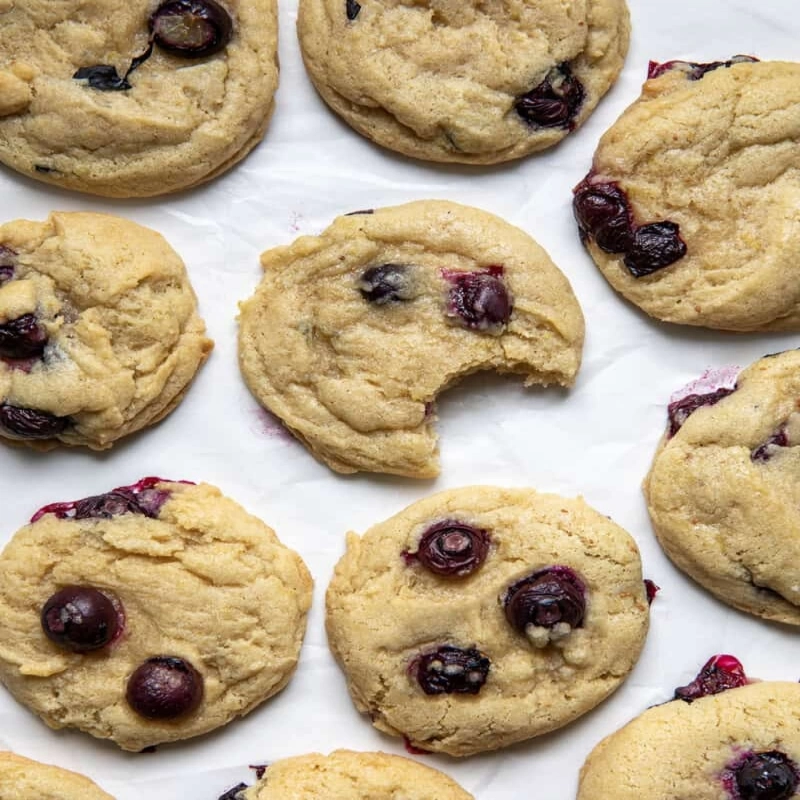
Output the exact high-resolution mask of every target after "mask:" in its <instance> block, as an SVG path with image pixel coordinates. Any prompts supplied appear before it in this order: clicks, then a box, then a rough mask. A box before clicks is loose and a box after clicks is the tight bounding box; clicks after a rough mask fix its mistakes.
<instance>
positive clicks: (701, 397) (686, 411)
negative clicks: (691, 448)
mask: <svg viewBox="0 0 800 800" xmlns="http://www.w3.org/2000/svg"><path fill="white" fill-rule="evenodd" d="M735 391H736V387H735V386H734V387H733V388H732V389H727V388H725V387H722V388H720V389H717V390H715V391H713V392H709V393H708V394H689V395H686V397H682V398H681V399H680V400H676V401H675V402H674V403H670V404H669V405H668V406H667V418H668V419H669V435H670V436H674V435H675V434H676V433H677V432H678V431H679V430H680V429H681V426H682V425H683V423H684V422H686V420H687V419H689V417H690V415H691V414H693V413H694V412H695V411H697V409H698V408H702V407H703V406H713V405H714V404H715V403H718V402H719V401H720V400H722V398H723V397H727V396H728V395H729V394H733V392H735Z"/></svg>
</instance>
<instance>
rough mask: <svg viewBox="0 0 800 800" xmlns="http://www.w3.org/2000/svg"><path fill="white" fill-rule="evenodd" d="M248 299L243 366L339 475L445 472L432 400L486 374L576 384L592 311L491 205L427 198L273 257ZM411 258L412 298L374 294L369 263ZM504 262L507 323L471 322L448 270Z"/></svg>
mask: <svg viewBox="0 0 800 800" xmlns="http://www.w3.org/2000/svg"><path fill="white" fill-rule="evenodd" d="M261 261H262V264H263V267H264V277H263V279H262V281H261V284H260V285H259V287H258V289H257V291H256V293H255V296H254V297H252V298H251V299H250V300H248V301H246V302H245V303H242V305H241V318H240V331H239V362H240V366H241V370H242V374H243V375H244V378H245V380H246V382H247V385H248V386H249V387H250V390H251V392H252V393H253V394H254V395H255V397H256V399H257V400H258V401H259V402H260V403H261V404H262V405H264V406H266V407H267V408H268V409H269V410H270V411H272V412H273V413H274V414H277V416H278V417H280V418H281V419H282V420H283V422H284V423H285V424H286V426H287V427H288V428H289V429H290V430H291V431H292V433H294V434H295V436H297V437H298V438H299V439H301V440H302V441H303V442H304V443H305V444H306V445H307V446H308V447H309V448H310V449H311V450H312V452H313V453H314V454H315V455H316V456H317V457H318V458H319V459H321V460H322V461H324V462H325V463H326V464H327V465H328V466H329V467H331V468H332V469H334V470H336V471H338V472H356V471H358V470H369V471H373V472H389V473H395V474H399V475H407V476H410V477H416V478H426V477H432V476H434V475H436V474H438V472H439V465H438V452H437V450H438V448H437V440H436V436H435V433H434V427H433V421H434V416H433V413H432V412H433V402H434V400H435V398H436V396H437V394H438V393H439V392H440V391H441V390H443V389H445V388H446V387H448V386H450V385H452V384H453V383H455V382H456V381H457V380H458V379H459V378H461V377H462V376H464V375H467V374H469V373H472V372H476V371H478V370H488V369H493V370H496V371H499V372H516V373H521V374H522V375H524V376H525V383H526V385H531V384H538V385H548V384H560V385H562V386H569V385H571V384H572V382H573V381H574V379H575V374H576V373H577V371H578V367H579V365H580V360H581V348H582V345H583V333H584V325H583V315H582V314H581V310H580V307H579V306H578V303H577V300H576V299H575V296H574V294H573V293H572V289H571V288H570V285H569V283H568V281H567V280H566V278H565V277H564V275H563V274H562V273H561V272H560V271H559V270H558V269H557V268H556V267H555V265H554V264H553V262H552V261H551V260H550V258H549V257H548V256H547V254H546V253H545V252H544V250H542V248H541V247H539V245H538V244H536V243H535V242H534V241H533V240H532V239H531V238H530V237H529V236H528V235H527V234H526V233H524V232H523V231H521V230H520V229H518V228H515V227H514V226H512V225H509V224H508V223H507V222H504V221H503V220H501V219H499V218H498V217H495V216H493V215H491V214H488V213H486V212H485V211H480V210H478V209H474V208H470V207H467V206H462V205H457V204H455V203H450V202H446V201H440V200H424V201H418V202H415V203H408V204H406V205H402V206H395V207H392V208H384V209H377V210H375V211H374V213H373V212H369V213H358V214H353V215H348V216H343V217H339V218H337V219H336V220H335V221H334V223H333V224H332V225H331V226H330V227H329V228H328V229H327V230H325V231H324V232H323V233H322V234H321V235H320V236H317V237H311V236H304V237H302V238H300V239H298V240H297V241H296V242H294V244H292V245H291V246H288V247H279V248H276V249H274V250H269V251H267V252H266V253H264V254H263V255H262V257H261ZM387 263H388V264H399V265H401V267H402V269H403V270H404V271H405V273H404V276H405V278H404V279H405V282H406V284H407V285H406V286H405V289H406V290H407V291H406V299H404V300H403V301H397V302H387V303H383V304H377V303H374V302H369V301H368V300H367V299H365V297H364V296H362V293H361V291H360V289H361V288H362V287H363V284H362V280H363V279H362V276H363V274H364V272H365V271H366V270H367V269H370V268H372V267H375V266H380V265H384V264H387ZM497 267H499V268H501V270H502V275H501V279H502V282H503V284H504V286H505V287H506V290H507V291H508V293H509V296H510V299H511V303H512V305H513V310H512V312H511V316H510V319H509V320H508V323H507V324H505V325H501V326H498V327H496V328H495V329H490V330H478V329H471V328H467V327H464V326H463V325H462V324H460V322H459V319H458V318H457V317H456V316H455V315H453V314H452V312H451V308H450V300H449V291H450V288H451V283H450V281H449V280H448V278H447V275H448V274H452V273H453V272H456V273H458V274H463V273H472V272H486V271H487V270H489V269H490V268H497Z"/></svg>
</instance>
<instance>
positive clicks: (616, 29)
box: [298, 0, 630, 164]
mask: <svg viewBox="0 0 800 800" xmlns="http://www.w3.org/2000/svg"><path fill="white" fill-rule="evenodd" d="M629 33H630V26H629V21H628V9H627V6H626V4H625V1H624V0H566V1H564V0H543V1H542V2H536V3H534V2H531V1H530V0H512V1H511V2H502V3H479V2H468V3H464V2H456V0H430V2H423V3H400V2H394V0H361V2H360V3H358V2H354V0H301V2H300V6H299V14H298V34H299V37H300V44H301V47H302V51H303V58H304V60H305V64H306V68H307V69H308V72H309V74H310V76H311V79H312V81H313V82H314V84H315V86H316V88H317V90H318V91H319V93H320V94H321V95H322V98H323V99H324V100H325V102H326V103H328V105H330V106H331V107H332V108H333V110H334V111H336V112H337V113H338V114H339V115H340V116H342V117H343V118H344V119H345V121H346V122H347V123H348V124H350V125H351V126H352V127H353V128H355V129H356V130H357V131H358V132H359V133H361V134H363V135H365V136H367V137H368V138H370V139H372V140H373V141H375V142H377V143H378V144H380V145H383V146H384V147H388V148H389V149H391V150H397V151H399V152H401V153H405V154H406V155H409V156H413V157H416V158H423V159H428V160H432V161H456V162H461V163H467V164H491V163H496V162H500V161H508V160H510V159H514V158H519V157H521V156H524V155H527V154H528V153H532V152H534V151H536V150H542V149H544V148H546V147H550V146H552V145H554V144H556V143H557V142H558V141H560V140H561V139H562V138H563V137H564V136H566V135H567V133H569V132H570V131H571V130H573V129H574V128H575V127H577V126H578V125H580V124H581V123H582V122H583V121H584V120H585V119H586V118H587V117H588V116H589V114H590V113H591V111H592V109H593V108H594V107H595V105H596V104H597V102H598V101H599V99H600V98H601V97H602V96H603V95H604V94H605V93H606V91H607V90H608V89H609V87H610V86H611V84H612V83H613V82H614V80H615V79H616V77H617V75H618V74H619V71H620V69H621V68H622V63H623V59H624V57H625V53H626V52H627V48H628V38H629Z"/></svg>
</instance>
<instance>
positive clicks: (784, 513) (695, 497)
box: [644, 350, 800, 625]
mask: <svg viewBox="0 0 800 800" xmlns="http://www.w3.org/2000/svg"><path fill="white" fill-rule="evenodd" d="M798 445H800V351H797V350H790V351H787V352H785V353H779V354H776V355H772V356H767V357H765V358H762V359H760V360H759V361H756V362H755V363H754V364H752V365H751V366H750V367H748V368H747V369H745V370H744V371H742V372H741V373H740V374H739V375H738V377H737V378H736V381H735V384H733V385H730V384H729V385H722V386H718V387H713V386H709V387H708V388H707V389H703V390H701V391H699V392H693V393H690V394H688V395H686V396H684V397H680V398H678V399H676V400H674V401H673V402H672V403H671V404H670V406H669V423H668V428H667V431H666V433H665V434H664V438H663V439H662V441H661V444H660V446H659V448H658V451H657V452H656V455H655V457H654V459H653V464H652V466H651V468H650V473H649V475H648V476H647V479H646V481H645V485H644V490H645V496H646V498H647V506H648V510H649V513H650V518H651V520H652V522H653V528H654V530H655V533H656V536H657V537H658V540H659V542H660V543H661V546H662V547H663V548H664V550H665V552H666V553H667V555H668V556H669V557H670V558H671V559H672V561H673V562H674V563H675V564H676V565H677V566H678V567H679V568H680V569H682V570H683V571H684V572H686V573H687V574H688V575H690V576H691V577H692V578H694V580H696V581H697V582H698V583H700V584H701V585H702V586H704V587H705V588H706V589H708V590H709V591H710V592H712V593H713V594H714V595H715V596H716V597H718V598H719V599H721V600H723V601H724V602H726V603H728V604H730V605H732V606H735V607H736V608H739V609H741V610H743V611H747V612H749V613H751V614H756V615H758V616H760V617H764V618H765V619H771V620H775V621H778V622H784V623H789V624H792V625H800V567H799V566H798V564H800V525H799V524H798V521H797V514H796V509H797V506H798V503H800V481H798V479H797V476H798V469H800V447H798Z"/></svg>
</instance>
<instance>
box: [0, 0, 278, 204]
mask: <svg viewBox="0 0 800 800" xmlns="http://www.w3.org/2000/svg"><path fill="white" fill-rule="evenodd" d="M0 27H2V30H3V37H2V41H0V161H2V162H3V163H4V164H7V165H8V166H10V167H13V168H14V169H16V170H18V171H19V172H22V173H23V174H25V175H28V176H29V177H32V178H37V179H39V180H43V181H46V182H48V183H53V184H56V185H58V186H63V187H67V188H70V189H77V190H79V191H84V192H91V193H93V194H99V195H106V196H110V197H145V196H149V195H157V194H164V193H167V192H174V191H177V190H179V189H184V188H188V187H190V186H194V185H195V184H198V183H201V182H203V181H206V180H209V179H210V178H213V177H215V176H216V175H218V174H219V173H221V172H223V171H225V170H226V169H228V168H229V167H230V166H232V165H233V164H235V163H236V162H237V161H239V160H240V159H241V158H243V157H244V156H245V155H246V154H247V153H248V152H249V151H250V150H251V149H252V148H253V147H254V146H255V145H256V144H257V143H258V142H259V141H260V139H261V138H262V137H263V135H264V131H265V130H266V126H267V121H268V119H269V115H270V112H271V110H272V105H273V95H274V93H275V89H276V87H277V82H278V65H277V10H276V4H275V2H274V0H248V2H241V0H219V1H217V0H162V1H161V2H158V0H133V2H123V0H105V2H103V3H85V2H82V0H65V1H64V2H58V3H52V2H49V0H26V2H24V3H23V2H16V3H15V2H11V0H2V2H0Z"/></svg>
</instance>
